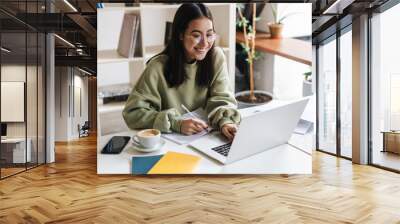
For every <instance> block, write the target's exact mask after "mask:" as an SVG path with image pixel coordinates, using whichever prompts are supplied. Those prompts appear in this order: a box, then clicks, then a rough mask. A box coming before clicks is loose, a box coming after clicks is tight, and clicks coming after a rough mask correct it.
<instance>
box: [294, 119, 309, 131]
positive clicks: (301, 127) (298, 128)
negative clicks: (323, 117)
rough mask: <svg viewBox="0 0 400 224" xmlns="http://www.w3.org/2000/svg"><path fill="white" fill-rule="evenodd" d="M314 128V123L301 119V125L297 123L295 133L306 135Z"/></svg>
mask: <svg viewBox="0 0 400 224" xmlns="http://www.w3.org/2000/svg"><path fill="white" fill-rule="evenodd" d="M312 126H313V122H310V121H306V120H303V119H300V120H299V123H297V126H296V128H295V129H294V131H293V132H294V133H296V134H301V135H304V134H306V133H307V132H308V131H309V130H310V129H311V127H312Z"/></svg>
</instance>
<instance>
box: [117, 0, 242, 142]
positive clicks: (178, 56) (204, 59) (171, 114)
mask: <svg viewBox="0 0 400 224" xmlns="http://www.w3.org/2000/svg"><path fill="white" fill-rule="evenodd" d="M215 38H216V34H215V31H214V24H213V19H212V16H211V13H210V10H209V9H208V8H207V7H206V6H205V5H204V4H201V3H190V4H182V5H181V7H179V9H178V10H177V12H176V14H175V17H174V21H173V24H172V38H171V40H170V41H169V42H168V44H167V47H166V48H165V50H163V51H162V52H161V53H160V54H158V55H156V56H154V57H153V58H151V59H150V60H149V62H148V63H147V66H146V69H145V70H144V72H143V74H142V75H141V77H140V79H139V81H138V82H137V84H136V86H135V88H134V89H133V90H132V92H131V95H130V96H129V98H128V100H127V102H126V105H125V108H124V111H123V117H124V119H125V122H126V124H127V125H128V127H129V128H132V129H135V128H156V129H159V130H160V131H162V132H171V131H175V132H179V133H182V134H185V135H191V134H195V133H197V132H200V131H202V130H203V129H204V128H207V124H206V123H204V122H203V121H201V120H198V119H185V120H182V119H180V118H179V117H180V115H181V114H184V113H186V112H185V110H184V109H183V108H182V105H184V106H186V107H187V108H188V109H189V110H190V111H193V110H196V109H198V108H200V107H202V108H204V109H205V110H206V112H207V113H208V119H209V123H210V125H212V126H213V127H215V128H219V129H220V130H221V132H222V133H223V134H224V135H225V136H226V137H227V138H228V139H229V140H232V139H233V137H234V135H235V133H236V130H237V124H238V122H239V121H240V114H239V112H238V111H237V110H236V105H237V103H236V100H235V98H234V96H233V92H232V91H231V89H230V88H229V82H228V71H227V66H226V63H225V57H224V53H223V52H222V50H221V49H220V48H217V47H214V41H215Z"/></svg>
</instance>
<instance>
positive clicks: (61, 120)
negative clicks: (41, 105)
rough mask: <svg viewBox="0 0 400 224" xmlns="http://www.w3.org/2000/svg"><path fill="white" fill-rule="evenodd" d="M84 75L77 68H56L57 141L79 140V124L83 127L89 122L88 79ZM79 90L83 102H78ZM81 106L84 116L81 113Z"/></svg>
mask: <svg viewBox="0 0 400 224" xmlns="http://www.w3.org/2000/svg"><path fill="white" fill-rule="evenodd" d="M82 75H83V73H81V72H80V71H79V70H77V69H75V68H71V67H56V84H55V85H56V92H55V120H56V121H55V123H56V134H55V140H56V141H69V140H72V139H76V138H78V134H79V133H78V124H80V125H81V126H82V125H83V124H84V122H85V121H87V120H88V79H87V77H83V76H82ZM78 90H80V95H81V97H80V100H81V102H78V101H79V93H78ZM79 105H81V110H82V114H81V113H80V112H79ZM74 110H75V111H74Z"/></svg>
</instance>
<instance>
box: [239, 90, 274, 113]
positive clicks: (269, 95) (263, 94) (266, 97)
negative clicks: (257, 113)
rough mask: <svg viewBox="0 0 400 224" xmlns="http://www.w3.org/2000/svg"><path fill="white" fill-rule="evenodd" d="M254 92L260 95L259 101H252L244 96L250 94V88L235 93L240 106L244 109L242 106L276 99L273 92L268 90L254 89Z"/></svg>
mask: <svg viewBox="0 0 400 224" xmlns="http://www.w3.org/2000/svg"><path fill="white" fill-rule="evenodd" d="M254 94H255V95H256V96H260V97H259V98H258V101H256V102H250V101H247V100H244V99H243V98H246V96H250V90H246V91H241V92H237V93H236V94H235V98H236V100H237V101H238V108H239V109H242V108H246V107H252V106H258V105H262V104H266V103H269V102H271V101H272V100H273V99H274V97H273V95H272V93H270V92H267V91H263V90H254Z"/></svg>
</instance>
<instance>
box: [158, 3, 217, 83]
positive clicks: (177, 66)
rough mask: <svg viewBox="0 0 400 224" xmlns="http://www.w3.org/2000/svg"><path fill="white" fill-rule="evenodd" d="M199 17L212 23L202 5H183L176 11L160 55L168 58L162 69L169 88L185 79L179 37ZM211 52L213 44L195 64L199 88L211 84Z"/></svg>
mask: <svg viewBox="0 0 400 224" xmlns="http://www.w3.org/2000/svg"><path fill="white" fill-rule="evenodd" d="M201 17H206V18H208V19H210V20H211V21H212V22H213V18H212V15H211V12H210V10H209V9H208V8H207V7H206V6H205V5H204V4H202V3H185V4H182V5H181V6H180V7H179V8H178V10H177V11H176V14H175V17H174V21H173V23H172V37H171V39H170V40H169V42H168V44H167V47H166V48H165V49H164V50H163V51H162V52H161V53H160V54H165V55H167V56H168V59H167V63H166V65H165V68H164V77H165V79H166V81H167V82H168V85H169V87H178V86H180V85H181V84H182V83H184V82H185V80H186V79H187V74H186V73H185V70H184V65H185V63H186V57H185V49H184V46H183V42H182V40H181V38H180V37H181V36H182V35H183V34H184V32H185V31H186V29H187V28H188V25H189V23H190V21H192V20H195V19H198V18H201ZM213 29H214V22H213ZM213 51H214V44H213V45H212V46H211V48H210V50H209V51H208V52H207V55H206V57H205V58H204V59H203V60H201V61H198V62H197V63H198V69H197V73H196V84H197V85H199V86H203V87H207V86H209V85H210V83H211V80H212V78H213V74H214V71H213V66H212V55H213Z"/></svg>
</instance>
